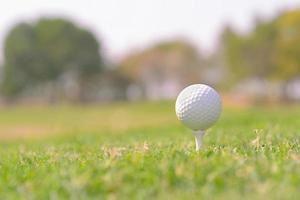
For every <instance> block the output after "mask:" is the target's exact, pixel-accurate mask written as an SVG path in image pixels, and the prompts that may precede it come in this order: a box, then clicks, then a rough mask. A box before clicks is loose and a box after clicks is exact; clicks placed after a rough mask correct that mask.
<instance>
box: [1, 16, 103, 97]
mask: <svg viewBox="0 0 300 200" xmlns="http://www.w3.org/2000/svg"><path fill="white" fill-rule="evenodd" d="M4 53H5V55H4V61H5V64H4V72H3V79H4V80H3V84H2V87H3V92H4V94H5V95H7V96H15V95H18V94H19V93H20V92H22V91H23V90H24V89H26V88H30V87H33V86H35V85H37V84H44V83H47V82H49V81H57V79H58V78H59V77H60V76H61V75H62V74H64V73H67V72H69V71H72V72H76V73H77V74H78V77H79V82H82V83H83V82H84V81H86V80H88V78H89V77H90V76H92V75H95V74H97V73H99V72H100V70H101V68H102V66H103V61H102V57H101V56H100V54H99V44H98V42H97V40H96V38H95V37H94V36H93V34H92V33H90V32H89V31H87V30H85V29H82V28H80V27H77V26H76V25H75V24H73V23H72V22H70V21H67V20H64V19H41V20H39V21H38V22H37V23H34V24H27V23H21V24H18V25H16V26H15V27H14V28H13V29H12V30H11V31H10V33H9V34H8V35H7V37H6V39H5V52H4Z"/></svg>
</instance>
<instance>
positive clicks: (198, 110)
mask: <svg viewBox="0 0 300 200" xmlns="http://www.w3.org/2000/svg"><path fill="white" fill-rule="evenodd" d="M175 107H176V115H177V117H178V119H179V120H180V121H181V122H182V123H183V124H184V125H185V126H187V127H188V128H190V129H192V130H206V129H208V128H209V127H211V126H212V125H213V124H214V123H215V122H216V121H217V120H218V118H219V116H220V113H221V107H222V105H221V98H220V96H219V94H218V93H217V92H216V91H215V90H214V89H213V88H211V87H210V86H208V85H204V84H195V85H190V86H188V87H186V88H185V89H183V90H182V91H181V92H180V94H179V95H178V97H177V100H176V106H175Z"/></svg>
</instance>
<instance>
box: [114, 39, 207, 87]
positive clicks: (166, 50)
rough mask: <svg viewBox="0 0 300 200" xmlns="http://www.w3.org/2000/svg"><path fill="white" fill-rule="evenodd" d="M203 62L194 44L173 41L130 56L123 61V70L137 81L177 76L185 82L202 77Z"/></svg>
mask: <svg viewBox="0 0 300 200" xmlns="http://www.w3.org/2000/svg"><path fill="white" fill-rule="evenodd" d="M201 65H202V63H201V56H200V55H198V52H197V50H196V49H195V47H194V46H192V45H191V44H189V43H188V42H186V41H184V40H174V41H169V42H162V43H158V44H156V45H154V46H152V47H150V48H147V49H145V50H143V51H140V52H138V53H134V54H132V55H129V56H127V57H126V58H125V59H124V60H123V61H121V63H120V71H121V72H122V73H123V74H124V75H125V76H126V77H129V78H130V79H131V80H133V81H136V82H143V81H145V80H147V79H148V78H149V79H152V78H153V79H155V80H156V82H161V81H162V80H166V79H176V80H179V81H182V82H184V83H186V82H191V81H193V80H198V79H199V77H200V74H199V69H200V68H201ZM183 77H185V78H183Z"/></svg>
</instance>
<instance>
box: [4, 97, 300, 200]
mask: <svg viewBox="0 0 300 200" xmlns="http://www.w3.org/2000/svg"><path fill="white" fill-rule="evenodd" d="M299 117H300V107H281V108H247V109H246V108H245V109H233V108H225V109H224V111H223V113H222V116H221V118H220V120H219V122H218V123H217V124H216V125H215V126H214V127H213V128H212V129H210V130H209V131H208V133H207V134H206V136H205V141H204V148H203V150H202V151H201V152H195V150H194V148H195V147H194V139H193V136H192V134H191V132H190V130H188V129H186V128H184V127H183V126H182V125H181V124H180V123H179V122H178V121H177V119H176V118H175V115H174V105H173V102H158V103H136V104H125V103H124V104H123V103H118V104H112V105H102V106H85V107H84V106H53V107H29V108H28V107H27V108H26V107H11V108H2V109H0V137H1V136H2V138H3V139H1V142H0V199H299V198H300V190H299V188H300V153H299V151H300V142H299V138H300V135H299V134H300V118H299ZM31 133H32V134H31ZM7 134H10V136H7ZM22 134H23V135H22ZM21 136H22V137H21Z"/></svg>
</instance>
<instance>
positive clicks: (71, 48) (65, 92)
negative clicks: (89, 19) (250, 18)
mask: <svg viewBox="0 0 300 200" xmlns="http://www.w3.org/2000/svg"><path fill="white" fill-rule="evenodd" d="M299 58H300V10H290V11H285V12H282V13H280V14H279V15H278V16H276V17H275V18H273V19H271V20H262V19H260V18H257V19H256V20H255V24H254V26H253V29H252V30H251V31H249V32H247V33H239V32H238V31H236V30H235V29H234V28H232V27H230V26H226V27H225V28H224V30H223V31H222V33H221V35H220V38H219V46H218V48H217V49H216V51H215V52H214V53H213V54H211V55H210V56H205V55H203V54H202V52H201V51H199V50H197V48H196V47H195V46H194V45H193V44H192V43H190V42H187V41H186V40H173V41H165V42H161V43H159V44H155V45H153V46H151V47H149V48H146V49H144V50H140V51H136V52H131V53H130V54H129V55H128V56H126V57H125V58H124V59H122V60H121V61H120V62H119V63H118V64H117V66H115V67H111V64H110V62H109V61H108V59H106V58H105V55H104V54H103V52H102V49H101V43H100V42H99V41H98V40H97V39H96V37H95V36H94V35H93V33H92V32H90V31H89V30H87V29H85V28H82V27H80V26H78V25H76V24H75V23H73V22H71V21H69V20H66V19H61V18H42V19H40V20H38V21H36V22H34V23H26V22H23V23H19V24H17V25H16V26H15V27H14V28H12V29H11V31H10V32H9V33H8V34H7V36H6V38H5V42H4V62H3V64H2V67H1V84H0V87H1V94H2V96H3V97H4V98H5V99H6V100H9V101H13V100H15V99H19V98H22V97H26V96H29V97H30V96H47V99H50V100H53V101H57V100H59V99H68V100H72V101H79V102H83V101H89V100H93V99H97V98H98V99H100V100H101V98H102V99H105V98H107V99H126V98H128V93H129V94H130V95H131V96H137V97H144V98H151V97H157V98H160V97H167V96H168V94H166V92H165V91H171V93H170V95H171V96H172V95H173V94H172V91H173V93H176V91H177V90H178V88H180V87H181V85H184V84H189V83H192V82H201V81H205V82H208V83H209V82H211V84H215V85H217V86H219V87H221V88H231V87H232V86H233V85H235V84H237V83H239V82H240V81H242V80H244V79H251V78H256V79H261V80H267V81H270V82H277V83H280V84H281V85H283V86H285V85H288V84H289V82H290V81H293V80H295V79H298V78H299V77H300V59H299ZM164 88H165V91H164ZM283 88H284V87H283ZM164 95H165V96H164Z"/></svg>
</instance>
